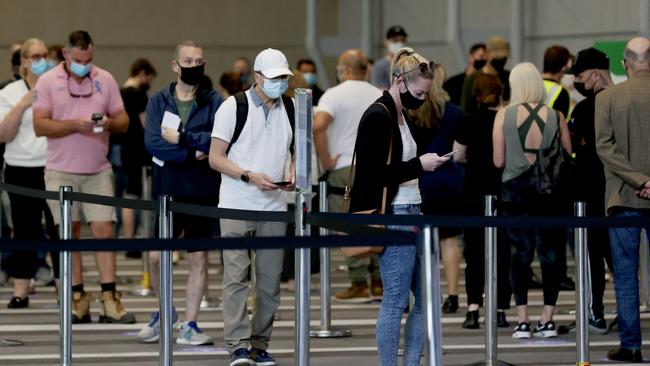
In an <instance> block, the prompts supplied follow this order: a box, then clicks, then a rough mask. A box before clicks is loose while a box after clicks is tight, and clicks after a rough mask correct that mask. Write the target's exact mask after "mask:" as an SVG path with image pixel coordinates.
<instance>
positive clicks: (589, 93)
mask: <svg viewBox="0 0 650 366" xmlns="http://www.w3.org/2000/svg"><path fill="white" fill-rule="evenodd" d="M573 87H574V88H576V91H578V93H580V94H582V96H583V97H585V98H589V97H593V96H594V95H596V93H595V92H594V90H593V89H587V88H585V83H578V82H574V83H573Z"/></svg>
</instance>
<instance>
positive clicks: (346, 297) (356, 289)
mask: <svg viewBox="0 0 650 366" xmlns="http://www.w3.org/2000/svg"><path fill="white" fill-rule="evenodd" d="M334 297H336V300H337V301H338V302H345V303H351V304H363V303H366V302H370V301H372V298H371V297H370V289H369V288H368V284H367V283H366V282H352V286H350V288H348V289H347V290H345V291H342V292H339V293H337V294H336V295H334Z"/></svg>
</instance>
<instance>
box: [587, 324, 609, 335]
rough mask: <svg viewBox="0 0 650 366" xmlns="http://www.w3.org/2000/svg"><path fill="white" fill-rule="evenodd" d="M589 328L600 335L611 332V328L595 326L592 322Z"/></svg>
mask: <svg viewBox="0 0 650 366" xmlns="http://www.w3.org/2000/svg"><path fill="white" fill-rule="evenodd" d="M589 330H590V331H592V332H594V333H596V334H600V335H605V334H607V333H609V330H607V328H605V329H602V328H598V327H594V326H593V325H591V324H589Z"/></svg>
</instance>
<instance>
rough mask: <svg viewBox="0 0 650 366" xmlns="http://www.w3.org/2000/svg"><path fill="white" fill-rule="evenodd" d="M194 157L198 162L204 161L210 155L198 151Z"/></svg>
mask: <svg viewBox="0 0 650 366" xmlns="http://www.w3.org/2000/svg"><path fill="white" fill-rule="evenodd" d="M194 156H195V157H196V160H203V159H205V158H207V157H208V154H206V153H204V152H203V151H199V150H196V154H195V155H194Z"/></svg>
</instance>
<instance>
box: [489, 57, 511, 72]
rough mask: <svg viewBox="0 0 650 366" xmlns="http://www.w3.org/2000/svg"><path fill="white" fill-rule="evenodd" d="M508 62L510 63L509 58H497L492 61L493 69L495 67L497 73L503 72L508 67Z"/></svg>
mask: <svg viewBox="0 0 650 366" xmlns="http://www.w3.org/2000/svg"><path fill="white" fill-rule="evenodd" d="M506 62H508V58H506V57H504V58H495V59H492V61H491V62H490V64H491V65H492V67H494V68H495V69H496V70H497V71H502V70H503V69H504V68H505V67H506Z"/></svg>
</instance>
